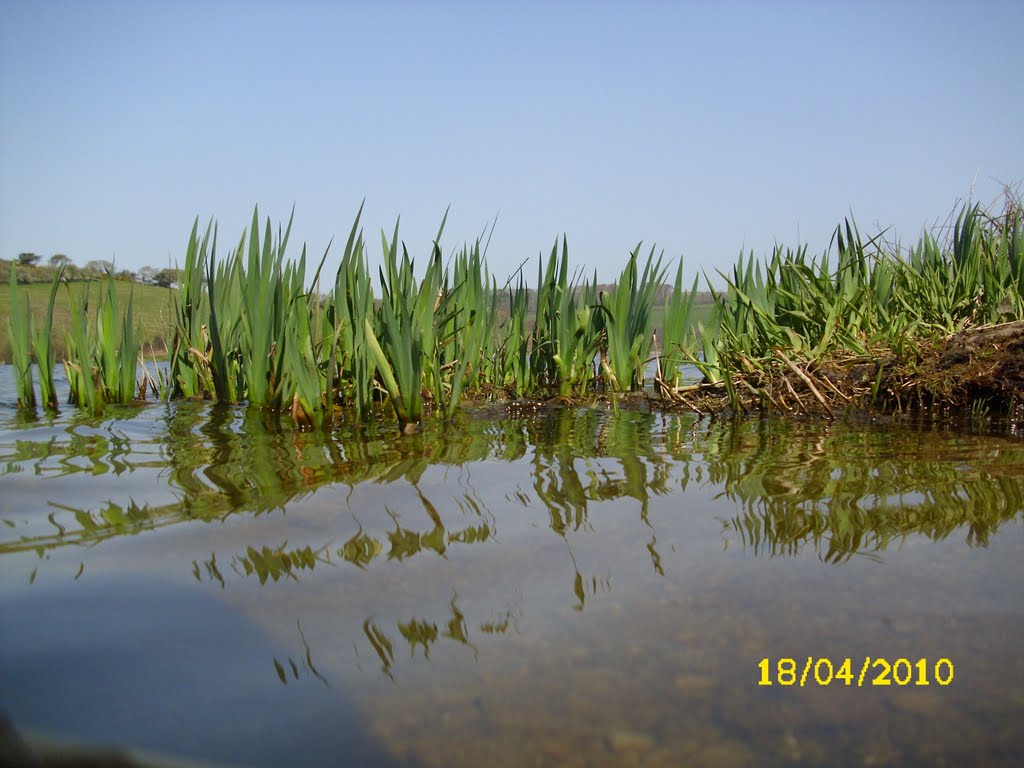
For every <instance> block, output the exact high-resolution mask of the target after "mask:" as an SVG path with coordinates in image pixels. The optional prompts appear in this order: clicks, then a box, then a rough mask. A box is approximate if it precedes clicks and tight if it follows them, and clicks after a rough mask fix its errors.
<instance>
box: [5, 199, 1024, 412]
mask: <svg viewBox="0 0 1024 768" xmlns="http://www.w3.org/2000/svg"><path fill="white" fill-rule="evenodd" d="M361 216H362V207H360V210H359V212H358V213H357V215H356V217H355V220H354V221H353V224H352V227H351V230H350V232H349V237H348V239H347V242H346V246H345V251H344V253H343V254H342V257H341V263H340V265H339V267H338V270H337V272H336V274H335V276H334V281H333V285H332V287H331V289H330V290H329V291H328V292H327V294H326V295H325V296H320V295H319V276H320V271H321V270H322V268H323V265H324V263H325V261H326V257H327V250H325V252H324V256H323V258H321V260H320V263H319V265H318V267H317V269H316V277H315V278H314V280H313V281H312V286H313V287H312V289H311V288H308V287H306V281H305V272H306V269H305V267H306V248H305V246H303V247H302V249H301V255H300V256H299V258H298V260H296V261H293V260H290V259H288V258H287V253H286V252H287V247H288V243H289V238H290V234H291V227H292V219H293V217H294V211H293V213H292V217H290V218H289V220H288V224H287V226H286V227H285V228H283V229H282V228H280V227H279V228H278V231H277V233H276V235H275V233H274V231H273V229H272V227H271V224H270V220H269V219H267V220H266V222H265V224H264V225H263V226H262V227H261V223H260V219H259V211H258V209H254V211H253V218H252V223H251V225H250V226H249V227H248V228H247V230H246V231H244V232H243V233H242V235H241V237H240V239H239V241H238V244H237V246H236V247H235V248H234V249H233V250H231V251H230V252H229V254H228V255H227V257H226V258H224V259H220V260H219V259H218V257H217V240H218V232H217V227H216V225H215V224H213V223H212V222H211V223H210V224H208V225H207V227H206V229H205V231H204V232H203V233H202V234H200V229H199V221H198V219H196V220H195V221H194V223H193V226H192V230H191V234H190V236H189V240H188V245H187V248H186V252H185V262H184V269H183V270H182V271H181V273H180V279H179V283H178V285H177V289H176V290H175V291H174V293H173V297H174V331H173V334H172V337H173V343H172V345H171V349H170V372H169V374H168V380H167V382H166V384H165V385H164V386H161V384H160V383H159V381H158V380H157V379H156V378H154V377H153V376H151V375H150V374H148V373H144V374H143V383H142V384H139V383H138V382H136V365H137V359H138V352H139V347H140V344H139V339H140V336H139V334H138V331H137V329H135V327H134V316H133V296H132V294H129V295H128V297H127V302H124V300H123V297H122V299H119V298H118V294H117V293H116V292H115V291H114V290H113V285H114V284H113V278H112V277H111V276H110V275H108V277H107V282H106V284H105V286H104V285H101V286H100V287H99V290H98V291H97V294H96V295H95V296H90V291H89V290H88V288H87V289H86V290H85V291H84V292H81V293H79V294H76V298H74V299H72V298H71V295H70V291H69V302H71V304H72V307H73V312H72V318H71V323H70V325H71V327H70V330H69V332H68V354H67V357H66V361H65V367H66V369H67V371H68V378H69V382H70V385H71V400H72V402H74V403H77V404H80V405H82V406H86V407H89V408H92V409H94V410H97V409H99V408H101V407H102V405H103V403H106V402H125V401H127V400H130V399H132V398H133V397H134V396H135V394H136V392H137V391H139V392H141V393H142V394H143V395H146V394H148V393H149V391H151V390H152V391H157V390H161V389H162V390H163V391H164V394H167V395H168V396H169V397H176V398H215V399H217V400H221V401H226V402H245V403H247V404H249V405H251V406H254V407H256V408H261V409H266V410H269V411H274V412H282V413H288V414H290V415H291V418H292V421H293V423H294V424H295V425H296V426H298V427H300V428H311V427H315V426H320V425H323V424H326V423H331V422H332V421H333V420H334V419H335V418H336V415H337V414H336V409H337V408H341V409H344V410H346V411H348V412H350V413H351V415H352V417H353V418H354V419H355V420H357V421H366V420H368V419H370V418H372V417H373V416H374V414H376V413H379V412H380V411H381V410H382V409H385V410H391V411H392V412H393V413H394V415H395V418H396V419H397V421H398V423H399V426H400V427H401V428H402V429H403V430H404V431H414V430H415V428H416V425H417V424H419V423H420V422H421V420H422V418H423V417H424V415H425V413H427V412H428V411H432V412H433V413H435V414H437V415H438V416H441V417H443V418H446V419H450V418H451V417H452V416H453V415H454V414H455V412H456V411H457V409H458V407H459V404H460V402H462V401H463V399H464V398H465V397H466V396H467V395H474V396H479V395H484V396H495V395H498V396H500V395H503V394H505V395H512V396H514V397H529V398H541V397H550V396H551V395H558V396H560V397H563V398H565V397H578V396H583V395H586V394H587V393H588V392H591V391H601V390H602V389H603V390H604V391H607V392H609V393H612V394H613V396H615V395H618V394H622V393H627V392H630V391H637V390H640V389H643V388H644V387H645V386H646V384H647V382H646V381H645V375H646V369H647V365H648V363H649V362H650V361H651V360H656V361H657V363H658V371H657V374H656V377H655V383H656V385H657V387H658V391H659V393H660V394H661V395H662V396H663V397H666V398H668V399H671V400H676V401H679V402H681V403H683V404H691V405H694V402H695V401H693V400H691V398H703V399H702V400H701V402H702V403H704V402H707V403H710V407H712V408H720V407H722V406H723V405H724V406H726V407H731V408H732V409H733V410H744V409H748V408H776V409H779V410H783V411H786V410H793V409H799V410H807V409H808V408H812V409H814V408H817V409H821V410H823V411H825V412H829V413H832V412H833V411H832V407H833V406H835V405H841V406H846V405H848V404H849V403H851V402H854V400H855V399H857V398H862V399H864V400H867V401H871V402H887V398H889V399H892V398H895V400H896V405H897V407H900V405H901V403H902V401H901V400H900V398H899V391H900V389H901V387H900V386H898V385H896V384H893V383H892V382H891V381H890V380H889V379H888V378H887V377H888V376H889V375H890V373H891V372H892V371H893V370H894V369H895V368H898V367H899V366H900V365H901V364H903V363H907V365H910V366H911V367H912V366H913V364H915V361H917V360H919V359H920V357H921V354H922V349H924V348H925V347H926V346H927V345H929V344H934V343H936V342H938V341H941V340H943V339H945V338H947V337H949V336H950V335H951V334H954V333H957V332H960V331H962V330H963V329H964V328H966V327H967V326H969V325H972V326H973V325H978V324H985V323H989V324H991V323H998V322H1005V321H1008V320H1014V319H1018V318H1021V317H1022V316H1024V296H1022V291H1021V287H1022V285H1024V247H1022V241H1024V225H1022V214H1021V210H1020V207H1019V206H1015V205H1010V206H1008V208H1007V211H1006V212H1005V213H1004V214H1003V215H1001V216H993V215H991V214H989V213H987V212H985V211H983V210H982V209H980V208H979V207H978V206H965V207H963V208H962V209H961V210H960V211H959V212H958V213H957V215H956V216H955V217H954V218H953V219H952V223H951V225H950V227H949V232H948V234H947V235H946V236H945V237H941V238H940V237H939V236H936V235H933V234H930V233H926V234H925V235H923V236H922V237H921V239H920V240H919V242H918V243H917V244H916V245H915V246H914V247H912V248H910V249H902V248H901V247H900V246H899V244H895V245H893V244H889V243H887V242H885V241H884V239H883V236H882V235H877V236H875V237H871V238H864V237H862V235H861V233H860V231H859V230H858V228H857V226H856V224H855V223H853V222H852V221H845V222H843V223H842V224H841V225H839V226H838V227H837V228H836V230H835V234H834V236H833V240H832V243H831V246H830V248H829V250H828V251H826V252H825V253H824V254H821V255H819V256H811V255H809V254H808V251H807V248H806V247H800V248H797V249H795V250H794V249H791V248H786V247H783V246H782V245H779V246H776V247H775V248H774V250H773V251H772V253H771V256H770V257H769V258H767V259H764V260H759V259H757V258H756V257H755V256H754V254H752V253H750V254H743V255H741V256H740V258H739V259H738V260H737V262H736V264H735V265H734V267H733V268H732V270H731V271H730V272H728V273H723V274H720V276H719V278H718V279H714V280H713V279H711V278H710V277H708V276H707V275H705V276H704V279H705V281H706V282H707V284H708V287H709V289H710V290H711V293H712V298H713V305H712V307H711V310H710V313H705V312H703V311H702V312H701V313H700V314H699V315H698V313H697V311H696V310H695V306H696V295H697V287H698V284H699V278H695V280H694V282H693V284H692V287H690V288H689V290H686V289H684V287H683V284H682V273H683V265H682V263H681V262H680V263H679V264H678V265H677V268H676V274H675V280H674V283H673V285H672V286H671V290H668V288H667V287H666V286H663V280H664V278H665V276H666V272H667V268H666V267H664V266H663V257H662V256H661V255H658V256H657V257H656V255H655V249H654V248H652V249H651V250H650V252H649V254H648V255H647V258H646V260H645V262H644V264H643V265H641V264H640V257H641V254H640V246H638V247H637V248H636V249H635V250H634V251H633V252H632V253H631V254H630V255H629V259H628V261H627V263H626V266H625V268H624V269H623V271H622V273H621V274H620V275H619V278H618V280H617V281H616V283H615V284H614V286H613V287H612V288H611V290H610V291H606V292H602V293H601V294H600V295H599V293H598V283H597V275H596V274H594V275H593V276H592V277H590V278H585V277H583V275H582V274H581V272H580V271H579V270H575V271H574V270H572V268H571V266H570V263H569V252H568V251H569V249H568V242H567V238H566V237H565V236H562V238H561V239H560V241H559V240H557V239H556V241H555V243H554V246H553V247H552V249H551V251H550V253H549V254H548V255H547V257H546V258H539V259H538V264H537V277H536V283H535V284H534V285H532V286H531V285H530V282H529V281H528V280H527V279H526V277H525V276H524V271H523V269H522V267H520V268H519V269H518V270H516V272H515V273H513V275H512V277H511V278H510V279H509V281H508V282H507V283H506V284H505V286H503V287H502V288H501V289H499V288H498V285H497V282H496V281H495V279H494V277H493V276H492V275H491V274H490V271H489V269H488V267H487V263H486V251H487V241H488V240H489V237H490V236H489V235H488V236H487V239H485V238H484V237H483V236H481V237H480V238H478V239H477V240H476V241H475V242H473V243H472V244H466V245H463V246H462V247H461V248H459V249H456V250H455V251H454V252H453V254H452V255H451V256H450V257H449V258H448V260H447V262H446V261H445V256H444V254H443V253H442V249H441V245H440V242H441V236H442V234H443V232H444V227H445V223H446V221H447V213H446V214H445V216H444V217H443V219H442V221H441V225H440V227H439V229H438V233H437V236H436V238H435V239H434V241H433V243H432V246H431V250H430V254H429V257H428V259H427V263H426V269H425V271H424V274H423V275H422V277H420V278H417V276H416V274H415V269H414V266H415V265H414V262H413V260H412V258H411V257H410V256H409V252H408V250H407V248H406V246H405V245H404V243H401V242H400V240H399V229H398V222H396V224H395V228H394V230H393V233H392V234H391V235H390V236H389V235H388V234H386V233H383V232H382V233H381V247H382V264H381V267H380V269H379V273H378V280H379V288H380V296H379V298H377V297H375V295H374V285H373V282H374V281H373V278H372V276H371V273H370V271H369V267H368V264H367V255H366V246H365V241H364V238H363V233H362V230H361V229H360V220H361ZM492 231H493V227H492ZM484 234H485V235H486V234H487V231H486V230H485V231H484ZM329 248H330V246H328V250H329ZM641 267H642V268H641ZM56 285H57V282H56V281H55V282H54V285H53V286H52V288H51V294H50V303H49V309H48V313H47V317H48V318H50V319H51V320H52V315H53V302H54V295H55V292H56ZM663 293H667V298H666V299H665V300H664V303H663V305H662V306H661V307H659V308H658V309H660V310H661V311H662V312H663V331H664V333H663V338H662V339H661V340H660V344H658V343H657V341H656V339H655V336H654V330H655V329H654V324H655V311H656V304H657V300H656V299H657V297H658V296H659V295H660V294H663ZM10 295H11V307H12V311H11V315H10V318H9V321H8V326H9V334H10V336H11V339H12V349H13V350H14V351H15V354H14V355H13V357H14V360H13V362H14V363H15V366H16V371H17V377H18V392H19V402H21V403H22V406H23V407H32V406H33V405H34V403H35V393H34V391H33V389H32V382H31V369H30V364H31V350H30V348H29V347H30V344H32V345H33V346H34V348H35V353H36V358H37V362H38V363H39V366H40V375H41V382H40V389H41V391H42V393H43V401H44V402H45V403H47V404H48V406H49V407H52V406H53V404H54V394H53V388H52V376H51V373H52V362H50V361H51V360H52V356H51V354H50V353H49V352H48V349H47V344H46V340H47V339H48V338H49V336H50V335H51V334H52V326H51V324H50V323H49V322H48V323H47V325H46V328H47V330H46V331H43V330H42V329H40V330H39V331H38V332H36V333H33V332H32V330H31V319H30V315H29V314H28V310H27V307H26V306H25V303H24V302H23V301H22V298H23V297H22V296H21V294H20V292H19V290H18V288H17V285H16V283H14V282H12V283H11V294H10ZM122 303H124V304H125V306H124V307H122V306H121V304H122ZM91 310H95V311H91ZM595 361H596V365H595ZM844 361H845V363H848V364H850V365H853V364H855V363H856V364H859V363H865V364H867V363H870V362H872V361H878V363H879V364H878V365H877V366H876V367H875V369H873V371H872V372H870V377H871V378H872V383H871V386H867V385H864V386H861V384H858V385H857V386H856V387H855V388H852V389H851V388H849V387H848V388H847V389H848V391H843V390H842V389H841V388H840V387H838V386H836V385H835V383H834V382H833V380H832V379H831V378H829V377H828V376H825V375H823V374H822V370H823V369H824V368H827V367H828V366H834V365H836V364H837V363H838V364H843V363H844ZM850 361H853V362H850ZM907 361H909V362H907ZM684 362H689V363H691V364H692V365H694V366H695V367H696V368H697V369H698V370H699V371H700V372H701V374H702V375H703V377H704V381H703V383H702V384H699V385H687V386H680V382H679V369H680V366H681V364H682V363H684ZM858 381H859V379H858ZM168 389H169V390H170V391H169V393H168V392H167V390H168ZM712 401H713V402H712ZM694 407H696V405H695V406H694Z"/></svg>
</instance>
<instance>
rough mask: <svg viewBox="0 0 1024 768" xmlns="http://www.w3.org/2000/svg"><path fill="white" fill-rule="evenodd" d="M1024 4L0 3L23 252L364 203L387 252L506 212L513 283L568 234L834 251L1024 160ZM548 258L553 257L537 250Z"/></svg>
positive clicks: (13, 241)
mask: <svg viewBox="0 0 1024 768" xmlns="http://www.w3.org/2000/svg"><path fill="white" fill-rule="evenodd" d="M1021 30H1024V3H1020V2H1011V1H1007V2H990V3H967V2H964V3H942V2H918V3H910V2H881V3H873V2H857V3H853V2H850V3H840V2H788V3H782V2H780V3H773V2H745V3H741V2H718V3H711V2H707V3H668V2H630V3H626V2H622V3H617V2H593V3H584V2H551V3H533V2H515V3H486V2H473V3H412V2H410V3H389V2H379V3H371V2H360V3H332V2H322V3H319V2H289V3H284V2H245V3H243V2H217V1H210V2H189V1H188V0H184V1H178V2H163V3H157V2H144V1H141V0H140V1H139V2H53V1H48V0H41V1H38V2H27V1H23V0H17V1H12V0H0V256H2V257H4V258H13V257H15V256H16V255H17V254H18V253H20V252H22V251H34V252H36V253H41V254H44V255H45V256H49V255H52V254H53V253H57V252H61V253H66V254H68V255H69V256H71V258H72V259H73V260H74V261H75V262H76V263H79V264H84V263H85V262H87V261H89V260H91V259H113V258H116V261H117V263H118V266H120V267H127V268H132V269H137V268H138V267H141V266H143V265H147V264H149V265H154V266H158V267H159V266H166V264H167V262H168V258H170V259H171V260H174V259H178V260H181V259H183V257H184V249H185V245H186V241H187V237H188V232H189V229H190V228H191V224H192V221H193V219H194V218H195V217H196V216H197V215H198V216H199V217H200V220H201V221H202V222H204V223H205V222H206V220H208V219H209V218H210V217H214V218H216V219H217V221H218V222H219V225H220V233H221V253H222V254H223V253H224V252H225V249H226V246H229V245H232V244H234V243H235V242H237V239H238V237H239V235H240V234H241V232H242V229H243V227H244V226H245V225H246V224H247V222H248V221H249V220H250V218H251V216H252V209H253V206H254V205H255V204H257V203H258V204H259V206H260V214H261V217H265V216H267V215H269V216H270V217H271V219H272V221H273V222H274V223H275V225H276V224H277V223H278V222H281V221H285V220H287V217H288V214H289V212H290V210H291V208H292V205H293V204H294V205H295V211H296V213H295V225H294V229H293V241H292V242H293V245H294V247H293V249H292V253H293V255H294V256H296V257H297V256H298V253H299V248H300V247H301V243H302V242H303V241H305V242H306V243H307V244H308V247H309V249H310V252H311V253H315V254H316V255H317V257H319V255H320V254H321V253H322V252H323V249H324V248H325V247H326V245H327V243H328V241H329V240H330V239H331V237H334V238H335V239H336V244H335V248H332V256H331V257H329V259H328V267H327V268H328V269H329V270H330V272H331V273H332V274H333V270H334V268H336V265H337V262H338V259H339V257H340V248H338V247H337V246H338V245H340V244H342V243H343V241H344V238H345V236H346V235H347V232H348V229H349V227H350V226H351V222H352V218H353V216H354V215H355V212H356V210H357V209H358V207H359V204H360V202H361V201H362V200H363V198H366V209H365V212H364V219H363V222H364V225H365V227H364V228H365V230H366V232H367V236H368V239H369V240H370V242H371V244H372V248H371V256H372V258H373V259H375V260H376V259H378V258H379V246H378V245H377V242H378V241H379V237H378V232H379V230H380V228H382V227H384V228H387V229H388V230H389V231H390V229H391V228H392V227H393V226H394V221H395V218H396V217H397V216H398V215H399V214H401V216H402V230H401V233H402V238H403V240H404V241H405V242H406V244H407V245H408V247H409V250H410V252H411V253H412V254H413V255H414V256H418V257H421V258H422V257H424V256H425V255H426V254H427V253H429V249H430V241H431V239H432V237H433V236H434V234H435V232H436V229H437V226H438V224H439V222H440V220H441V216H442V215H443V213H444V211H445V208H446V207H447V206H448V205H449V204H450V205H451V214H450V216H449V221H448V227H447V229H446V237H445V243H446V244H447V245H454V244H457V243H461V242H462V241H465V240H472V239H474V238H475V237H476V236H477V235H478V234H479V233H480V232H481V231H482V229H483V228H484V226H485V225H486V224H487V222H489V221H491V220H493V219H494V217H495V215H497V216H498V225H497V229H496V231H495V234H494V238H493V240H492V243H491V249H490V253H489V263H490V265H491V268H492V271H493V272H494V273H495V274H496V275H497V276H498V277H499V278H500V279H503V278H504V277H505V276H507V275H508V273H509V272H510V271H511V270H513V269H514V268H515V267H516V266H517V265H518V264H519V263H520V262H522V261H523V260H524V259H535V258H536V256H537V254H538V253H540V252H541V251H544V252H545V253H546V252H547V251H548V250H549V249H550V247H551V244H552V242H553V241H554V238H555V237H556V236H559V235H561V234H562V233H565V234H566V235H567V236H568V239H569V247H570V258H571V260H572V262H573V263H574V264H575V265H579V266H586V267H587V268H588V270H592V269H594V268H596V269H597V270H598V273H599V275H600V277H601V279H603V280H609V281H610V280H611V279H613V278H614V277H615V275H616V274H617V273H618V271H619V270H620V269H621V268H622V266H623V264H624V263H625V259H626V256H627V255H628V253H629V251H630V250H631V249H632V248H633V247H634V246H635V245H636V244H637V242H639V241H641V240H643V241H644V243H645V248H647V247H649V246H650V245H651V244H655V243H656V244H657V246H658V248H659V250H660V249H664V251H665V255H666V256H667V257H671V258H673V259H674V258H677V257H679V256H682V257H683V258H684V263H685V265H686V272H687V274H689V275H693V274H694V272H695V271H696V270H698V269H701V270H706V271H708V272H712V273H713V272H714V270H716V269H722V270H726V269H729V268H730V266H731V265H732V263H733V262H734V261H735V259H736V256H737V254H738V253H739V251H740V250H741V249H742V248H745V249H747V250H750V249H752V250H753V251H754V252H755V253H757V254H758V255H763V254H765V253H766V252H768V251H770V250H771V248H772V245H773V243H775V242H782V243H786V244H794V245H795V244H798V243H807V244H808V246H809V247H810V249H811V251H812V252H813V253H818V252H821V251H823V250H824V249H825V248H826V247H827V245H828V241H829V237H830V235H831V232H832V229H833V228H834V227H835V225H836V223H837V222H839V221H840V220H841V219H842V218H843V217H844V216H847V215H849V214H850V213H851V212H852V213H853V214H854V216H855V217H856V220H857V222H858V223H859V225H860V227H861V229H862V230H868V231H873V230H875V229H877V228H878V227H879V226H881V227H888V228H891V230H890V231H891V233H892V234H893V235H894V236H899V237H900V238H901V239H902V240H903V241H904V242H909V241H912V240H916V238H917V235H918V234H919V233H920V231H921V229H922V227H923V226H926V225H931V224H934V223H935V222H936V220H941V219H944V218H945V216H946V215H947V214H948V213H949V211H950V210H951V208H952V207H953V205H954V204H955V203H956V202H957V201H958V200H959V199H962V198H964V197H966V196H968V195H970V194H972V193H973V195H974V197H975V198H976V199H977V200H979V201H981V202H985V203H988V202H991V201H992V200H993V199H995V198H997V197H998V195H999V192H1000V189H1001V186H1000V184H999V183H998V182H1019V181H1020V180H1021V179H1024V99H1022V98H1021V95H1020V81H1019V78H1020V73H1021V57H1020V35H1021ZM533 269H534V268H533V267H531V271H530V272H529V273H528V274H529V275H530V276H531V277H532V275H533V274H534V271H533Z"/></svg>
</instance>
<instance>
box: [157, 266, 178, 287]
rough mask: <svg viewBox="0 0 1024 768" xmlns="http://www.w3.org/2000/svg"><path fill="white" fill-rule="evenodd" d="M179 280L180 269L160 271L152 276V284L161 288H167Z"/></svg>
mask: <svg viewBox="0 0 1024 768" xmlns="http://www.w3.org/2000/svg"><path fill="white" fill-rule="evenodd" d="M179 280H181V270H180V269H161V270H160V271H159V272H157V273H156V275H154V276H153V282H155V283H156V284H157V285H159V286H160V287H161V288H169V287H171V286H172V285H174V284H175V283H177V282H178V281H179Z"/></svg>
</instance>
